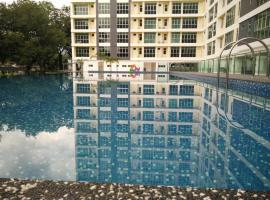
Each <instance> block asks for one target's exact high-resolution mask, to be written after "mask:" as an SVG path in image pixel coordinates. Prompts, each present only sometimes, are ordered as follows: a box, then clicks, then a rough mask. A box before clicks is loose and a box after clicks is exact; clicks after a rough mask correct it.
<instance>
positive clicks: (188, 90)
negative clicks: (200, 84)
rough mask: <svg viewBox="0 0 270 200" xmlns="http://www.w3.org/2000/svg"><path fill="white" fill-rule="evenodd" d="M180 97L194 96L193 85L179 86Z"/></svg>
mask: <svg viewBox="0 0 270 200" xmlns="http://www.w3.org/2000/svg"><path fill="white" fill-rule="evenodd" d="M180 95H182V96H194V86H193V85H181V86H180Z"/></svg>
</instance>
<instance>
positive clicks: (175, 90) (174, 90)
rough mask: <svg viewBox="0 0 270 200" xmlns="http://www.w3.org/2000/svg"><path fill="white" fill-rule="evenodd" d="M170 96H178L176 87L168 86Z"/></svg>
mask: <svg viewBox="0 0 270 200" xmlns="http://www.w3.org/2000/svg"><path fill="white" fill-rule="evenodd" d="M169 92H170V95H178V85H170V90H169Z"/></svg>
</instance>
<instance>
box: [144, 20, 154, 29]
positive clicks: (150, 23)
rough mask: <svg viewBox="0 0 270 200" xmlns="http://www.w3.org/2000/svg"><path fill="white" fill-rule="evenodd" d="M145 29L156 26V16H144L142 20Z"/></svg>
mask: <svg viewBox="0 0 270 200" xmlns="http://www.w3.org/2000/svg"><path fill="white" fill-rule="evenodd" d="M144 28H145V29H155V28H156V18H146V19H145V20H144Z"/></svg>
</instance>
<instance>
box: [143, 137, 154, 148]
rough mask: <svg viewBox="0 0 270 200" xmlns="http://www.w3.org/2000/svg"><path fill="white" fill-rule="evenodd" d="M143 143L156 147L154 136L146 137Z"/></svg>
mask: <svg viewBox="0 0 270 200" xmlns="http://www.w3.org/2000/svg"><path fill="white" fill-rule="evenodd" d="M142 144H143V147H154V138H153V137H144V138H143V142H142Z"/></svg>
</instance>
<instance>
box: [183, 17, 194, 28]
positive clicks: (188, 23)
mask: <svg viewBox="0 0 270 200" xmlns="http://www.w3.org/2000/svg"><path fill="white" fill-rule="evenodd" d="M183 28H197V18H184V19H183Z"/></svg>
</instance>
